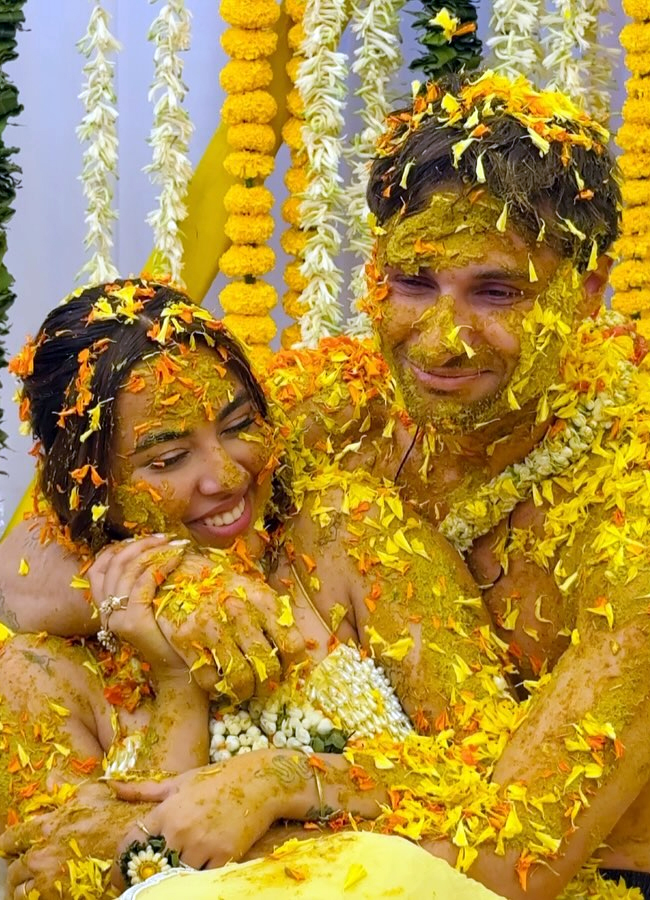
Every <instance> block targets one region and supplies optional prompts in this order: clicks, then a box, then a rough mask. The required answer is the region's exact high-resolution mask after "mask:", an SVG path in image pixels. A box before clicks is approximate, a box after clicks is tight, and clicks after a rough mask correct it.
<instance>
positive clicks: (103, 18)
mask: <svg viewBox="0 0 650 900" xmlns="http://www.w3.org/2000/svg"><path fill="white" fill-rule="evenodd" d="M109 21H110V17H109V15H108V13H107V12H106V10H105V9H103V8H102V5H101V3H100V2H99V0H96V2H95V3H94V6H93V10H92V13H91V15H90V21H89V23H88V30H87V31H86V34H85V35H84V36H83V37H82V38H81V40H80V41H79V42H78V44H77V46H78V48H79V50H80V51H81V53H82V54H83V55H84V56H85V57H86V58H87V59H88V62H87V63H86V65H85V66H84V68H83V71H84V75H85V77H86V80H85V83H84V86H83V90H82V91H81V94H79V99H80V100H81V101H82V102H83V105H84V109H85V115H84V117H83V119H82V120H81V124H80V125H79V126H78V128H77V136H78V137H79V139H80V140H81V141H82V142H83V143H86V144H87V147H86V149H85V150H84V154H83V158H82V162H83V168H82V171H81V176H80V180H81V183H82V185H83V193H84V197H85V198H86V217H85V222H86V225H87V229H88V230H87V232H86V237H85V239H84V246H85V247H86V248H87V249H89V250H91V251H92V254H91V257H90V259H89V260H88V261H87V262H86V263H85V265H84V266H83V267H82V269H81V271H80V272H79V273H78V275H77V278H82V277H83V280H84V281H88V282H94V283H97V282H103V281H111V280H112V279H113V278H116V277H117V275H118V271H117V269H116V268H115V266H114V265H113V262H112V247H113V224H112V223H113V222H114V220H115V219H116V218H117V212H116V211H115V210H114V209H113V207H112V205H111V204H112V200H113V195H114V183H115V178H116V174H117V146H118V139H117V125H116V123H117V109H116V107H115V101H116V97H115V88H114V69H115V63H114V62H112V61H111V60H110V58H109V57H110V55H111V54H113V53H116V52H117V51H118V50H119V49H120V45H119V43H118V42H117V41H116V40H115V38H114V37H113V35H112V34H111V32H110V29H109V27H108V23H109Z"/></svg>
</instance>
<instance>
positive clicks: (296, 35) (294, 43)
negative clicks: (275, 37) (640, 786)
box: [287, 22, 305, 53]
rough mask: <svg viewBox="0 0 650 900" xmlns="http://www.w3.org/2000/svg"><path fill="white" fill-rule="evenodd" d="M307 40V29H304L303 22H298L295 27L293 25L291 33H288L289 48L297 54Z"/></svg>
mask: <svg viewBox="0 0 650 900" xmlns="http://www.w3.org/2000/svg"><path fill="white" fill-rule="evenodd" d="M304 40H305V29H304V28H303V27H302V22H296V24H295V25H292V26H291V28H290V29H289V31H288V32H287V41H288V43H289V48H290V49H291V50H293V52H294V53H296V52H297V51H298V50H300V48H301V47H302V42H303V41H304Z"/></svg>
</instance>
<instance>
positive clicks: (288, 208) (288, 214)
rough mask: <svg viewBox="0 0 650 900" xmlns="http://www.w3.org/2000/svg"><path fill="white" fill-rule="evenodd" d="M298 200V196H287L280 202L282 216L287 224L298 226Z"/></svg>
mask: <svg viewBox="0 0 650 900" xmlns="http://www.w3.org/2000/svg"><path fill="white" fill-rule="evenodd" d="M300 202H301V201H300V200H299V199H298V197H289V199H288V200H285V201H284V203H283V204H282V218H283V219H284V221H285V222H288V223H289V225H295V226H296V227H297V228H299V227H300Z"/></svg>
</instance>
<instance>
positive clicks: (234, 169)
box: [223, 150, 275, 179]
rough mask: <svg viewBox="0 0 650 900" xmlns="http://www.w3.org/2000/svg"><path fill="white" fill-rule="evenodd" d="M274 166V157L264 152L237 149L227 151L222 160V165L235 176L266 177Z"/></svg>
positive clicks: (243, 177) (242, 177)
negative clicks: (230, 151) (233, 151)
mask: <svg viewBox="0 0 650 900" xmlns="http://www.w3.org/2000/svg"><path fill="white" fill-rule="evenodd" d="M274 166H275V157H274V156H267V155H266V154H265V153H252V152H251V151H248V150H238V151H236V152H235V153H229V154H228V156H227V157H226V158H225V159H224V161H223V167H224V169H225V170H226V172H228V174H229V175H233V176H234V177H235V178H241V179H245V178H268V176H269V175H270V174H271V172H272V171H273V167H274Z"/></svg>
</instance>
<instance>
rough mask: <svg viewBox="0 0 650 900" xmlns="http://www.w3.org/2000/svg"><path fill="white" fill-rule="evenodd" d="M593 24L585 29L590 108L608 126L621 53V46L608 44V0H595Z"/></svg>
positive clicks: (592, 7)
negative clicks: (615, 66)
mask: <svg viewBox="0 0 650 900" xmlns="http://www.w3.org/2000/svg"><path fill="white" fill-rule="evenodd" d="M591 10H592V25H591V26H590V27H589V28H587V29H586V31H585V37H586V39H587V49H586V51H585V53H584V57H583V60H584V63H583V64H584V69H585V72H586V79H587V84H588V94H587V109H588V110H589V112H590V113H591V114H592V115H593V116H594V118H596V119H598V121H599V122H600V123H601V125H604V126H605V128H609V118H610V115H611V108H612V89H613V87H614V85H615V79H614V64H615V62H616V58H617V56H618V55H619V54H620V52H621V51H620V48H619V47H610V46H608V43H609V42H608V40H607V38H608V35H610V34H611V32H612V24H611V22H602V21H601V19H602V17H603V16H610V17H611V15H612V10H611V8H610V5H609V3H608V2H607V0H592V2H591Z"/></svg>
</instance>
